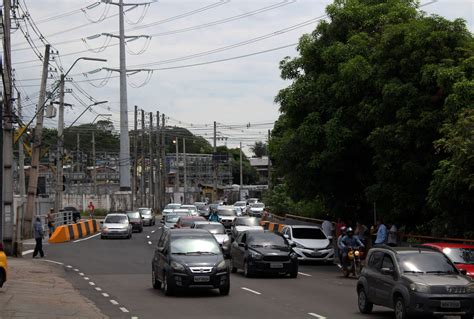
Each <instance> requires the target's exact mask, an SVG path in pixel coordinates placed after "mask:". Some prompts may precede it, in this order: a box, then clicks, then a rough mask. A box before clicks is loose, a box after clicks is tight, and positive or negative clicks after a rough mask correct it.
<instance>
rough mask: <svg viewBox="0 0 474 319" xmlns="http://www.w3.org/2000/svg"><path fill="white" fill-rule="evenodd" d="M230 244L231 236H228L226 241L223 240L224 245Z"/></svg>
mask: <svg viewBox="0 0 474 319" xmlns="http://www.w3.org/2000/svg"><path fill="white" fill-rule="evenodd" d="M229 244H230V238H229V236H227V238H226V239H224V241H223V242H222V245H223V246H227V245H229Z"/></svg>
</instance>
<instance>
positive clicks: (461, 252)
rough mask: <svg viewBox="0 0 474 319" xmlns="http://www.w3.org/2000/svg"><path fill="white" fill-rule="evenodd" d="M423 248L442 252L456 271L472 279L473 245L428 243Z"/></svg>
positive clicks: (473, 276) (473, 266)
mask: <svg viewBox="0 0 474 319" xmlns="http://www.w3.org/2000/svg"><path fill="white" fill-rule="evenodd" d="M423 246H428V247H432V248H435V249H438V250H439V251H441V252H443V253H444V254H445V255H446V256H448V258H449V259H450V260H451V261H452V262H453V263H454V265H455V266H456V268H457V269H459V270H465V271H466V272H467V275H468V276H469V277H471V278H472V279H474V245H465V244H453V243H429V244H423Z"/></svg>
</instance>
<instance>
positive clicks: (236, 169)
mask: <svg viewBox="0 0 474 319" xmlns="http://www.w3.org/2000/svg"><path fill="white" fill-rule="evenodd" d="M217 153H227V154H229V160H230V161H231V165H232V180H233V182H234V184H239V183H240V149H239V148H227V146H218V147H217ZM242 175H243V176H242V178H243V183H244V185H251V184H256V183H257V181H258V173H257V170H256V169H255V168H254V167H252V166H251V165H250V161H249V159H248V157H247V156H246V155H245V154H244V153H243V154H242Z"/></svg>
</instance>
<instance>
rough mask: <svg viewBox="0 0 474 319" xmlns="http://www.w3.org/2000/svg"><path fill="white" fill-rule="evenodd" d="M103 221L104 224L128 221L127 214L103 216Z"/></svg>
mask: <svg viewBox="0 0 474 319" xmlns="http://www.w3.org/2000/svg"><path fill="white" fill-rule="evenodd" d="M104 223H106V224H126V223H128V218H127V216H117V215H115V216H107V217H105V220H104Z"/></svg>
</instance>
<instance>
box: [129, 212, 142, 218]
mask: <svg viewBox="0 0 474 319" xmlns="http://www.w3.org/2000/svg"><path fill="white" fill-rule="evenodd" d="M127 215H128V217H129V218H140V213H138V212H134V213H127Z"/></svg>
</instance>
